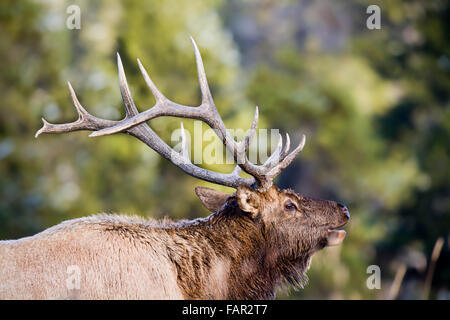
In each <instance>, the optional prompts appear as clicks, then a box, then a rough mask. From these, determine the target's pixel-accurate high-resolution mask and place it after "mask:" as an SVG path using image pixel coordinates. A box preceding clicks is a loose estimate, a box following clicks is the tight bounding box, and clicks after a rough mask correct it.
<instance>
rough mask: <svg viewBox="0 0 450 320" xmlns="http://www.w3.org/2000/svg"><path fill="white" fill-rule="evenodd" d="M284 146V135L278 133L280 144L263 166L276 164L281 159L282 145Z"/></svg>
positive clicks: (267, 166) (268, 166) (269, 166)
mask: <svg viewBox="0 0 450 320" xmlns="http://www.w3.org/2000/svg"><path fill="white" fill-rule="evenodd" d="M282 146H283V137H282V135H281V134H278V144H277V146H276V148H275V150H274V151H273V152H272V154H271V155H270V157H269V158H268V159H267V160H266V162H264V164H263V165H262V167H264V168H272V167H273V166H274V165H275V164H277V163H278V162H279V160H280V156H281V153H280V152H281V147H282Z"/></svg>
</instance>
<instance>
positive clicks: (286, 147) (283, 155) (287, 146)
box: [280, 133, 291, 161]
mask: <svg viewBox="0 0 450 320" xmlns="http://www.w3.org/2000/svg"><path fill="white" fill-rule="evenodd" d="M290 148H291V139H290V138H289V133H286V144H285V145H284V148H283V151H281V155H280V161H283V160H284V159H285V158H286V156H287V155H288V154H289V149H290Z"/></svg>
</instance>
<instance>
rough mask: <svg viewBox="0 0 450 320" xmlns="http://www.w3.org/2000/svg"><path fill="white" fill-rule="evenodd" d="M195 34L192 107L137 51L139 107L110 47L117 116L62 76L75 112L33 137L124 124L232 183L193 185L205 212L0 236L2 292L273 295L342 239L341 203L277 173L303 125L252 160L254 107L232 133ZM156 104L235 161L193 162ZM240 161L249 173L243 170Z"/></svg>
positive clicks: (121, 128) (14, 295) (203, 174)
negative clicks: (170, 135) (161, 84)
mask: <svg viewBox="0 0 450 320" xmlns="http://www.w3.org/2000/svg"><path fill="white" fill-rule="evenodd" d="M191 40H192V44H193V47H194V52H195V58H196V64H197V71H198V79H199V82H200V90H201V95H202V102H201V104H200V105H199V106H198V107H191V106H185V105H180V104H177V103H175V102H172V101H170V100H168V99H167V98H166V97H165V96H164V95H163V94H162V93H161V92H160V91H159V90H158V89H157V88H156V86H155V85H154V83H153V82H152V80H151V79H150V77H149V75H148V74H147V72H146V71H145V69H144V67H143V66H142V64H141V62H140V61H139V60H138V64H139V68H140V71H141V72H142V74H143V77H144V79H145V82H146V83H147V85H148V87H149V88H150V90H151V92H152V93H153V95H154V96H155V98H156V104H155V105H154V107H153V108H150V109H148V110H146V111H144V112H141V113H139V112H138V110H137V108H136V106H135V104H134V102H133V99H132V97H131V94H130V90H129V87H128V84H127V81H126V78H125V73H124V70H123V66H122V63H121V60H120V57H119V55H117V63H118V74H119V84H120V91H121V94H122V99H123V103H124V106H125V111H126V115H125V118H124V119H123V120H122V121H112V120H105V119H100V118H97V117H95V116H93V115H91V114H89V113H88V112H87V111H86V110H85V109H84V108H83V106H82V105H81V104H80V102H79V101H78V99H77V97H76V95H75V92H74V90H73V89H72V86H71V85H70V83H69V84H68V86H69V91H70V95H71V98H72V102H73V104H74V106H75V108H76V111H77V113H78V120H76V121H74V122H71V123H66V124H51V123H49V122H47V121H46V120H45V119H43V127H42V128H41V129H40V130H39V131H38V132H37V133H36V137H37V136H39V135H40V134H42V133H64V132H72V131H78V130H90V131H93V132H92V133H91V134H90V136H91V137H94V136H95V137H97V136H104V135H111V134H115V133H127V134H129V135H131V136H134V137H136V138H138V139H139V140H141V141H142V142H143V143H145V144H146V145H148V146H149V147H150V148H152V149H153V150H155V151H156V152H157V153H159V154H160V155H161V156H162V157H164V158H165V159H167V160H169V161H171V162H172V163H174V164H175V165H176V166H177V167H179V168H180V169H181V170H183V171H184V172H186V173H187V174H189V175H191V176H193V177H196V178H199V179H202V180H206V181H209V182H212V183H216V184H219V185H223V186H228V187H232V188H235V189H236V192H235V193H234V194H231V195H230V194H226V193H222V192H219V191H215V190H212V189H208V188H196V189H195V192H196V194H197V196H198V197H199V198H200V200H201V202H202V203H203V205H204V206H205V207H206V208H207V209H208V210H209V211H211V212H212V214H211V215H209V216H208V217H206V218H198V219H195V220H191V221H187V220H183V221H178V222H171V221H168V220H163V221H154V220H146V219H141V218H136V217H129V216H119V215H106V214H101V215H94V216H90V217H84V218H80V219H74V220H69V221H64V222H62V223H61V224H59V225H56V226H54V227H51V228H49V229H47V230H45V231H43V232H41V233H39V234H36V235H34V236H31V237H26V238H22V239H18V240H5V241H0V298H2V299H23V298H25V299H66V298H72V299H269V298H274V297H275V289H276V288H277V287H278V286H279V285H280V284H284V283H286V282H287V283H289V284H292V285H294V286H303V285H304V284H305V281H306V279H307V278H306V275H305V273H306V270H307V269H308V268H309V265H310V261H311V256H312V255H313V254H314V253H315V252H317V251H318V250H321V249H322V248H324V247H326V246H334V245H339V244H340V243H341V242H342V241H343V239H344V237H345V231H343V230H339V228H340V227H342V226H343V225H344V224H346V223H347V222H348V220H349V218H350V215H349V212H348V210H347V208H346V207H345V206H344V205H341V204H339V203H336V202H334V201H325V200H314V199H310V198H306V197H303V196H301V195H299V194H297V193H295V192H294V191H292V190H280V189H278V188H277V187H276V186H275V185H273V179H274V178H275V177H276V176H277V175H278V174H279V173H280V172H281V171H282V170H283V169H284V168H286V167H287V166H288V165H289V164H290V163H291V162H292V161H293V159H294V157H295V156H296V155H297V154H298V153H299V152H300V151H301V150H302V148H303V146H304V144H305V136H304V135H303V137H302V140H301V142H300V144H299V145H298V146H297V147H296V148H295V149H294V150H293V151H292V152H289V149H290V139H289V135H286V143H285V145H284V147H283V146H282V139H281V135H280V136H279V142H278V145H277V147H276V148H275V151H274V152H273V153H272V155H271V156H270V157H269V158H268V159H267V161H266V162H265V163H263V164H261V165H256V164H254V163H252V162H250V161H249V159H248V156H247V151H248V148H249V144H250V141H251V139H252V138H253V136H254V134H255V131H256V128H257V122H258V108H257V107H256V111H255V115H254V119H253V123H252V125H251V128H250V130H249V132H248V134H247V136H246V137H245V139H243V140H242V141H240V142H237V141H236V140H235V139H234V138H232V137H231V135H230V134H229V133H228V132H227V129H226V127H225V125H224V123H223V121H222V119H221V117H220V116H219V113H218V111H217V109H216V107H215V104H214V101H213V99H212V96H211V92H210V90H209V87H208V83H207V79H206V74H205V70H204V67H203V62H202V59H201V56H200V53H199V50H198V48H197V45H196V44H195V42H194V40H193V39H192V38H191ZM161 116H170V117H180V118H190V119H197V120H201V121H203V122H205V123H206V124H208V125H209V126H210V127H211V128H212V129H214V130H215V132H216V134H217V135H218V137H219V138H220V139H221V140H222V142H223V144H224V145H225V147H226V148H227V150H229V152H230V153H231V154H232V155H233V158H234V161H235V162H236V164H237V165H236V167H235V169H234V170H233V171H232V172H231V173H228V174H224V173H218V172H213V171H210V170H206V169H204V168H201V167H198V166H195V165H194V164H193V163H192V162H191V161H190V160H189V158H188V157H187V156H186V155H187V152H186V151H187V149H186V138H185V137H184V136H183V135H182V145H183V148H182V150H181V152H176V151H174V150H173V149H172V148H170V147H169V146H168V145H167V144H166V143H165V142H164V141H163V140H162V139H161V138H160V137H159V136H158V135H156V133H155V132H154V131H153V130H152V129H151V128H150V127H149V126H148V124H147V121H148V120H151V119H154V118H157V117H161ZM182 132H184V131H182ZM241 171H244V172H246V173H247V174H248V175H249V176H250V177H247V178H244V177H241ZM73 266H75V267H76V270H78V275H79V282H78V286H70V285H69V284H70V283H68V278H70V276H71V274H70V270H71V269H70V268H71V267H73ZM74 270H75V269H74ZM68 271H69V273H68Z"/></svg>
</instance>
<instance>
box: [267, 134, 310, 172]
mask: <svg viewBox="0 0 450 320" xmlns="http://www.w3.org/2000/svg"><path fill="white" fill-rule="evenodd" d="M305 142H306V136H305V135H304V134H303V135H302V140H301V141H300V143H299V144H298V146H297V148H295V149H294V150H293V151H292V152H291V153H289V155H288V156H286V157H285V158H284V159H283V160H282V161H280V162H279V163H278V164H277V165H276V166H275V167H274V168H272V169H271V170H270V171H269V172H268V173H267V175H268V176H270V177H272V178H274V177H276V176H277V175H278V174H279V173H280V172H281V171H283V169H285V168H286V167H287V166H288V165H290V164H291V162H292V161H293V160H294V159H295V157H296V156H297V155H298V154H299V153H300V151H302V150H303V147H304V146H305Z"/></svg>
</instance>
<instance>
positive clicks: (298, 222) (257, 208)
mask: <svg viewBox="0 0 450 320" xmlns="http://www.w3.org/2000/svg"><path fill="white" fill-rule="evenodd" d="M191 40H192V45H193V47H194V52H195V58H196V63H197V71H198V78H199V83H200V90H201V94H202V102H201V104H200V105H199V106H197V107H191V106H185V105H180V104H177V103H175V102H173V101H170V100H169V99H167V98H166V97H165V96H164V95H163V94H162V93H161V92H160V91H159V90H158V89H157V87H156V86H155V85H154V83H153V81H152V80H151V79H150V77H149V75H148V74H147V72H146V70H145V69H144V67H143V66H142V64H141V62H140V61H139V60H138V64H139V68H140V71H141V72H142V74H143V77H144V80H145V82H146V84H147V86H148V87H149V89H150V90H151V92H152V93H153V95H154V96H155V99H156V103H155V105H154V106H153V107H152V108H150V109H148V110H146V111H143V112H141V113H139V112H138V110H137V108H136V106H135V104H134V102H133V98H132V97H131V94H130V90H129V87H128V84H127V81H126V77H125V73H124V70H123V66H122V62H121V60H120V57H119V55H117V63H118V70H119V72H118V73H119V85H120V91H121V94H122V100H123V103H124V106H125V111H126V115H125V118H124V119H123V120H121V121H112V120H106V119H100V118H97V117H95V116H93V115H91V114H89V113H88V112H87V111H86V110H85V109H84V108H83V106H82V105H81V104H80V102H79V101H78V99H77V97H76V95H75V92H74V90H73V89H72V87H71V85H70V83H69V84H68V85H69V91H70V94H71V97H72V102H73V104H74V106H75V109H76V110H77V112H78V120H76V121H74V122H71V123H66V124H51V123H48V122H47V121H46V120H45V119H43V122H44V125H43V127H42V128H41V129H40V130H39V131H38V132H37V133H36V137H37V136H39V135H40V134H41V133H64V132H72V131H77V130H91V131H94V132H93V133H91V134H90V137H98V136H104V135H111V134H115V133H126V134H129V135H131V136H134V137H136V138H138V139H139V140H141V141H142V142H144V143H145V144H147V145H148V146H149V147H150V148H152V149H153V150H155V151H156V152H157V153H159V154H160V155H161V156H162V157H164V158H165V159H167V160H169V161H171V162H172V163H173V164H175V165H176V166H177V167H179V168H180V169H181V170H183V171H184V172H186V173H187V174H189V175H191V176H193V177H196V178H199V179H202V180H205V181H209V182H212V183H216V184H220V185H223V186H228V187H232V188H235V189H237V191H236V193H235V194H233V195H231V196H230V195H228V194H224V193H221V192H218V191H214V190H211V189H206V188H197V189H196V193H197V195H198V196H199V197H200V199H201V201H202V202H203V204H204V205H205V206H206V208H208V209H209V210H210V211H212V212H216V211H218V210H219V209H220V208H221V207H223V206H227V205H230V203H231V202H232V201H234V203H235V204H236V203H237V205H238V207H239V210H240V212H241V214H242V215H245V216H247V217H250V218H251V219H252V220H253V221H255V223H259V224H260V225H261V232H264V237H266V238H268V239H271V240H270V241H269V243H268V244H267V245H268V246H269V247H271V248H272V249H273V252H274V255H276V256H277V257H283V258H285V259H291V260H295V259H298V258H299V255H301V254H302V253H305V252H308V253H313V252H315V251H317V250H319V249H321V248H323V247H325V246H327V245H328V246H331V245H338V244H340V243H341V242H342V240H343V239H344V237H345V231H343V230H338V228H340V227H341V226H343V225H344V224H345V223H346V222H347V221H348V220H349V217H350V216H349V213H348V210H347V208H346V207H345V206H343V205H341V204H339V203H336V202H333V201H324V200H313V199H309V198H306V197H303V196H301V195H299V194H297V193H295V192H293V191H291V190H279V189H278V188H277V187H276V186H274V185H273V179H274V178H275V177H276V176H277V175H278V174H279V173H280V172H281V171H282V170H283V169H284V168H286V167H287V166H288V165H289V164H290V163H291V162H292V161H293V160H294V158H295V157H296V156H297V154H298V153H299V152H300V151H301V150H302V149H303V146H304V144H305V136H304V135H303V136H302V139H301V142H300V144H299V145H298V146H297V147H296V148H295V149H294V150H293V151H292V152H289V150H290V138H289V135H288V134H286V143H285V144H284V147H283V142H282V137H281V135H280V136H279V140H278V145H277V146H276V148H275V150H274V152H273V153H272V154H271V156H270V157H269V158H268V159H267V161H266V162H265V163H263V164H261V165H256V164H254V163H252V162H250V161H249V159H248V157H247V151H248V148H249V144H250V142H251V139H252V138H253V136H254V135H255V132H256V128H257V123H258V107H256V109H255V115H254V119H253V122H252V125H251V128H250V130H249V132H248V135H247V136H246V137H245V139H243V140H242V141H240V142H237V141H235V140H234V138H232V136H231V135H230V134H229V133H228V132H227V129H226V127H225V125H224V123H223V121H222V119H221V117H220V115H219V113H218V111H217V109H216V106H215V104H214V101H213V98H212V96H211V92H210V90H209V86H208V83H207V79H206V74H205V70H204V67H203V62H202V58H201V56H200V53H199V50H198V48H197V45H196V44H195V42H194V40H193V39H192V38H191ZM162 116H171V117H180V118H190V119H196V120H201V121H203V122H205V123H206V124H208V125H209V126H210V127H211V128H212V129H214V130H215V132H216V134H217V135H218V137H219V138H220V139H221V140H222V142H223V144H224V145H225V146H226V148H227V149H228V150H229V151H230V152H231V154H232V155H233V158H234V161H235V162H236V163H237V165H236V167H235V169H234V170H233V171H232V172H231V173H227V174H225V173H218V172H214V171H210V170H207V169H204V168H201V167H198V166H195V165H194V164H192V162H191V161H190V159H189V158H188V156H187V155H188V152H187V146H186V138H185V136H184V129H183V125H182V124H181V127H182V136H181V138H182V150H181V152H176V151H174V150H173V149H172V148H170V147H169V146H168V145H167V144H166V143H165V142H164V141H163V140H162V139H161V138H160V137H159V136H158V135H157V134H156V133H155V132H154V131H153V130H152V129H151V128H150V127H149V125H148V124H147V121H149V120H151V119H154V118H157V117H162ZM241 171H244V172H246V173H247V174H249V175H250V177H247V178H244V177H241V175H240V173H241ZM230 199H231V200H230ZM275 253H276V254H275Z"/></svg>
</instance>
